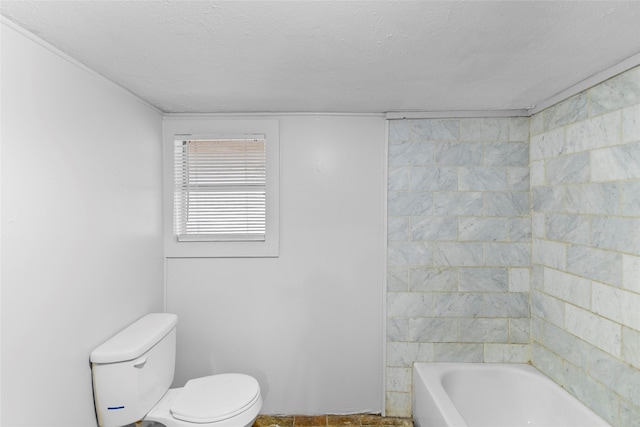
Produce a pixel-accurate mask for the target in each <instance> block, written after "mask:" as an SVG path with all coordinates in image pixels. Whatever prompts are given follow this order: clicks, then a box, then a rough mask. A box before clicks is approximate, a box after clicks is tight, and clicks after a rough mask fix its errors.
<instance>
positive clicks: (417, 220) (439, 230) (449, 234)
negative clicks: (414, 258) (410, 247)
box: [411, 216, 458, 241]
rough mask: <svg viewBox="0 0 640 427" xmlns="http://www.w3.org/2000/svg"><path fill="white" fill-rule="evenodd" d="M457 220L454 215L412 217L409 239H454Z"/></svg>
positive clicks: (456, 234)
mask: <svg viewBox="0 0 640 427" xmlns="http://www.w3.org/2000/svg"><path fill="white" fill-rule="evenodd" d="M457 236H458V221H457V220H456V218H455V217H433V216H427V217H412V218H411V240H413V241H438V240H456V238H457Z"/></svg>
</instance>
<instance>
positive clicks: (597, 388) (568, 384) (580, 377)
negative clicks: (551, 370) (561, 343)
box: [563, 363, 618, 425]
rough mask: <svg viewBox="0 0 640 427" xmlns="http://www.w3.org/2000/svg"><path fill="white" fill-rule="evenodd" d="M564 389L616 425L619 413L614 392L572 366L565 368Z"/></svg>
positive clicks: (566, 365)
mask: <svg viewBox="0 0 640 427" xmlns="http://www.w3.org/2000/svg"><path fill="white" fill-rule="evenodd" d="M563 385H564V387H565V388H566V389H567V390H568V391H569V392H570V393H571V394H573V395H574V396H576V397H577V398H578V400H580V401H582V402H583V403H584V404H585V405H587V406H588V407H589V408H590V409H591V410H593V411H594V412H595V413H596V414H598V415H600V416H601V417H602V418H604V420H605V421H607V422H609V423H610V424H612V425H613V424H615V420H616V419H617V413H618V398H617V397H616V396H615V395H614V394H613V392H612V391H611V390H609V389H607V388H606V387H605V386H603V385H602V384H601V383H600V382H597V381H595V380H594V379H593V378H591V377H589V376H588V375H586V374H585V373H584V371H582V370H579V369H576V368H575V367H573V366H572V365H571V364H566V363H565V366H564V384H563Z"/></svg>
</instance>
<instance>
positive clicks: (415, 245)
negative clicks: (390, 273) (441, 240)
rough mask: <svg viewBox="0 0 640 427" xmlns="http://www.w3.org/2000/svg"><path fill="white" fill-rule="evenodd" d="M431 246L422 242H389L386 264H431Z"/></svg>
mask: <svg viewBox="0 0 640 427" xmlns="http://www.w3.org/2000/svg"><path fill="white" fill-rule="evenodd" d="M432 262H433V248H432V246H431V244H428V243H424V242H389V243H388V244H387V264H388V265H389V266H405V265H413V266H418V265H431V264H432Z"/></svg>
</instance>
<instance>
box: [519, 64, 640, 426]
mask: <svg viewBox="0 0 640 427" xmlns="http://www.w3.org/2000/svg"><path fill="white" fill-rule="evenodd" d="M531 187H532V205H533V213H532V222H533V245H532V246H533V248H532V262H533V268H532V287H533V289H532V362H533V364H534V365H535V366H536V367H537V368H538V369H540V370H541V371H543V372H544V373H546V374H547V375H548V376H549V377H551V378H552V379H554V380H555V381H556V382H558V383H559V384H562V385H563V386H564V387H565V388H566V389H568V390H569V391H570V392H571V393H573V394H574V395H576V396H577V397H578V398H579V399H580V400H582V401H583V402H585V403H586V404H587V406H589V407H590V408H592V409H593V410H594V411H595V412H597V413H598V414H599V415H600V416H602V417H603V418H604V419H605V420H607V421H608V422H610V423H611V424H613V425H615V426H625V427H626V426H639V425H640V68H635V69H633V70H630V71H627V72H626V73H623V74H621V75H619V76H617V77H614V78H612V79H610V80H608V81H606V82H604V83H602V84H599V85H597V86H595V87H593V88H591V89H590V90H588V91H585V92H583V93H580V94H578V95H576V96H574V97H572V98H570V99H568V100H567V101H564V102H562V103H560V104H557V105H555V106H553V107H551V108H548V109H546V110H544V111H542V112H540V113H539V114H536V115H534V116H532V117H531Z"/></svg>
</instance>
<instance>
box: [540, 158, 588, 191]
mask: <svg viewBox="0 0 640 427" xmlns="http://www.w3.org/2000/svg"><path fill="white" fill-rule="evenodd" d="M545 173H546V182H547V183H548V184H550V185H557V184H566V183H578V182H587V181H588V180H589V153H578V154H569V155H565V156H559V157H556V158H554V159H549V160H547V161H546V163H545Z"/></svg>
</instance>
